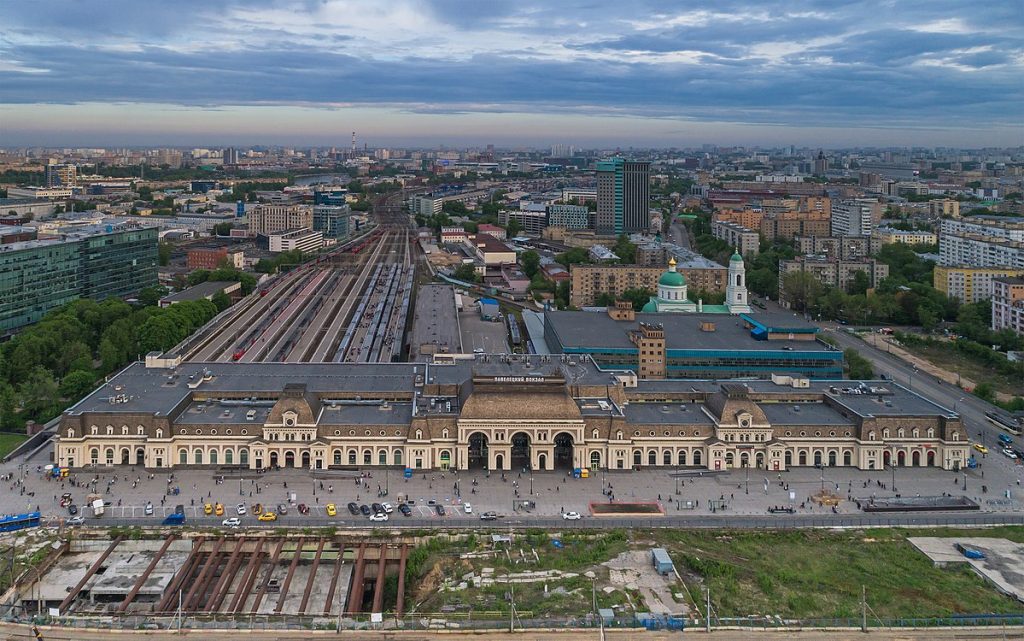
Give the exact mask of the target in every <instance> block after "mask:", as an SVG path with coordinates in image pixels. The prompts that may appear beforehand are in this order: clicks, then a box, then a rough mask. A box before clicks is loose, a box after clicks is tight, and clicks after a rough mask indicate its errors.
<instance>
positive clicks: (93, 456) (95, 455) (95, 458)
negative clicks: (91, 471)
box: [89, 447, 100, 465]
mask: <svg viewBox="0 0 1024 641" xmlns="http://www.w3.org/2000/svg"><path fill="white" fill-rule="evenodd" d="M89 460H90V461H91V462H92V464H93V465H99V462H100V451H99V450H98V449H96V448H95V447H94V448H92V449H91V450H89Z"/></svg>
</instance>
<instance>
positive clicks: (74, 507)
mask: <svg viewBox="0 0 1024 641" xmlns="http://www.w3.org/2000/svg"><path fill="white" fill-rule="evenodd" d="M68 514H70V515H71V516H74V515H76V514H78V506H77V505H75V504H74V503H72V504H71V505H69V506H68Z"/></svg>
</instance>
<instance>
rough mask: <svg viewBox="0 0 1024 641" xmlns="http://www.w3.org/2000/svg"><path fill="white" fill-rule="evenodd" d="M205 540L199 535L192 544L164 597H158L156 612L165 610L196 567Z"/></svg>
mask: <svg viewBox="0 0 1024 641" xmlns="http://www.w3.org/2000/svg"><path fill="white" fill-rule="evenodd" d="M205 542H206V537H203V536H201V537H199V538H198V539H196V541H195V543H193V544H192V551H191V552H190V553H189V555H188V558H187V559H185V564H184V565H182V566H181V570H179V571H178V573H177V574H175V575H174V580H173V581H171V585H169V586H168V587H167V591H166V592H164V598H162V599H160V603H158V604H157V606H156V610H155V611H156V612H167V607H168V606H169V605H170V604H171V600H172V599H173V598H174V595H175V594H177V593H178V590H180V589H181V586H182V584H183V583H184V582H185V579H187V578H188V577H189V576H190V575H191V574H192V573H193V572H194V571H195V569H196V567H197V566H198V565H199V551H200V550H201V549H202V548H203V543H205Z"/></svg>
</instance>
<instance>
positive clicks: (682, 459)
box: [676, 450, 686, 465]
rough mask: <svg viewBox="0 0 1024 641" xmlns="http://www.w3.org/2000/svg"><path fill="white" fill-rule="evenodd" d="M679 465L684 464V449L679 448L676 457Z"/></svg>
mask: <svg viewBox="0 0 1024 641" xmlns="http://www.w3.org/2000/svg"><path fill="white" fill-rule="evenodd" d="M676 460H677V461H679V465H686V450H679V457H678V458H677V459H676Z"/></svg>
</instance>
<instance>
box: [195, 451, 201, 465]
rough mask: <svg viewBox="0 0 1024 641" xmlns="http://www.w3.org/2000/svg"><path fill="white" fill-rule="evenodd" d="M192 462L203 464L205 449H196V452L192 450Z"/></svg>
mask: <svg viewBox="0 0 1024 641" xmlns="http://www.w3.org/2000/svg"><path fill="white" fill-rule="evenodd" d="M192 462H193V463H195V464H196V465H202V464H203V451H202V450H195V451H194V452H192Z"/></svg>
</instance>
